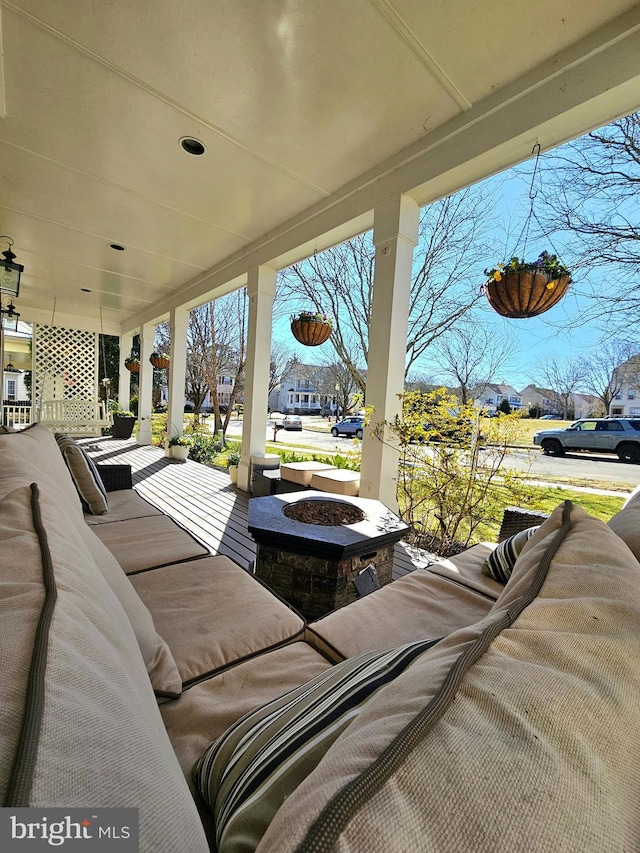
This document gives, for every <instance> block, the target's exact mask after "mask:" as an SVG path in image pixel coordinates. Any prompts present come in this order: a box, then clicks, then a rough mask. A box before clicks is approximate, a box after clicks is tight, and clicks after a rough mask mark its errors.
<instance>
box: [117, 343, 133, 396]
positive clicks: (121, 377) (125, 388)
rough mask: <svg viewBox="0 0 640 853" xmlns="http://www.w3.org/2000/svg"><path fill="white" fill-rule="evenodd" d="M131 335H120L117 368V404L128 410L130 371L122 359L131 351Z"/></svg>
mask: <svg viewBox="0 0 640 853" xmlns="http://www.w3.org/2000/svg"><path fill="white" fill-rule="evenodd" d="M132 344H133V335H120V365H119V368H118V405H119V406H120V408H121V409H122V410H123V411H125V412H126V411H128V410H129V407H130V405H131V371H129V370H127V368H126V367H125V366H124V360H125V358H127V357H128V355H129V353H130V352H131V345H132Z"/></svg>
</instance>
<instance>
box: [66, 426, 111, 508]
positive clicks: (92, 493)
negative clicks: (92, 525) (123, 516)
mask: <svg viewBox="0 0 640 853" xmlns="http://www.w3.org/2000/svg"><path fill="white" fill-rule="evenodd" d="M56 442H57V444H58V447H59V449H60V452H61V453H62V458H63V459H64V461H65V463H66V465H67V468H68V469H69V473H70V474H71V479H72V480H73V483H74V485H75V487H76V489H77V491H78V495H79V496H80V501H81V503H82V507H83V509H84V511H85V512H88V513H91V515H104V514H105V513H106V511H107V509H108V507H109V502H108V499H107V490H106V489H105V487H104V484H103V482H102V480H101V479H100V474H99V473H98V469H97V468H96V465H95V462H93V460H92V459H91V458H90V457H89V456H87V454H86V453H85V452H84V450H83V449H82V448H81V447H80V446H79V445H78V444H76V442H75V441H74V440H73V438H70V437H69V436H68V435H56Z"/></svg>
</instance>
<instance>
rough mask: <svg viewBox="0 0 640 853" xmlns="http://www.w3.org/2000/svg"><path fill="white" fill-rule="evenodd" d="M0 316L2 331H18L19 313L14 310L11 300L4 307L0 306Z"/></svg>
mask: <svg viewBox="0 0 640 853" xmlns="http://www.w3.org/2000/svg"><path fill="white" fill-rule="evenodd" d="M0 317H2V331H3V332H17V331H18V320H19V318H20V314H18V312H17V311H16V309H15V305H14V304H13V302H10V303H9V304H8V305H7V307H6V308H2V307H1V306H0Z"/></svg>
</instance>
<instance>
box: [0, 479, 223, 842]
mask: <svg viewBox="0 0 640 853" xmlns="http://www.w3.org/2000/svg"><path fill="white" fill-rule="evenodd" d="M0 553H1V554H2V559H1V560H0V616H1V617H2V618H0V648H2V650H3V651H2V655H0V672H1V674H2V684H3V690H2V696H1V698H0V795H2V797H3V799H4V798H5V796H6V794H7V791H9V792H10V793H11V797H10V799H9V801H8V802H6V803H5V805H10V806H17V805H23V806H26V805H31V806H36V807H63V808H69V807H76V806H77V807H86V806H88V805H93V806H97V807H107V806H123V807H124V806H135V807H137V808H139V810H140V836H141V842H140V850H144V851H156V850H194V851H203V853H205V851H207V850H208V846H207V844H206V841H205V838H204V833H203V831H202V826H201V823H200V821H199V818H198V814H197V810H196V808H195V805H194V803H193V800H192V798H191V796H190V794H189V791H188V788H187V785H186V782H185V780H184V777H183V775H182V773H181V771H180V768H179V766H178V764H177V761H176V758H175V755H174V753H173V750H172V748H171V745H170V743H169V740H168V738H167V734H166V731H165V729H164V726H163V724H162V720H161V717H160V714H159V710H158V707H157V703H156V700H155V697H154V695H153V691H152V690H151V686H150V683H149V679H148V678H147V673H146V669H145V665H144V662H143V660H142V657H141V655H140V651H139V649H138V644H137V642H136V638H135V635H134V632H133V630H132V628H131V625H130V623H129V620H128V618H127V616H126V614H125V612H124V611H123V609H122V607H121V606H120V603H119V602H118V599H117V598H116V596H115V595H114V593H113V592H112V591H111V589H110V588H109V586H108V584H107V583H106V581H105V580H104V578H103V576H102V575H101V573H100V571H99V570H98V567H97V566H96V564H95V562H94V561H93V559H92V558H91V555H90V554H89V552H88V551H87V549H86V547H85V546H84V543H83V542H82V540H81V538H80V537H79V536H78V535H77V533H76V531H75V530H74V529H73V526H71V525H69V524H68V518H66V517H65V516H64V515H63V514H61V513H60V510H59V508H58V506H57V504H56V501H55V499H51V498H49V497H48V496H47V495H46V494H44V493H39V491H38V490H37V489H33V488H30V487H22V488H19V489H17V490H14V491H13V492H11V493H9V494H8V495H6V496H5V497H4V498H3V499H2V503H1V505H0ZM47 566H48V567H49V568H48V572H47V571H46V567H47ZM47 574H48V575H49V577H50V578H52V582H53V584H54V586H55V593H56V597H55V600H54V602H53V609H52V612H51V621H50V626H49V628H48V630H47V634H46V638H45V639H46V642H45V649H46V658H45V659H43V656H42V655H41V656H40V664H39V665H38V667H37V668H36V672H37V683H38V682H39V685H40V693H41V696H42V701H41V702H39V701H38V691H36V692H35V694H34V695H31V693H28V691H27V676H28V673H29V663H30V659H31V653H32V650H33V648H34V641H35V637H36V625H37V622H38V619H39V614H40V610H41V607H42V602H43V601H44V591H43V590H44V577H45V575H47ZM25 713H27V714H29V715H30V718H31V720H32V721H35V724H36V731H37V736H38V737H37V748H36V749H35V751H34V752H33V761H32V762H31V763H30V762H29V760H28V759H29V756H28V755H26V759H27V760H26V764H24V763H23V765H22V766H20V767H18V768H17V770H18V775H17V776H16V774H15V773H14V772H13V770H14V763H15V761H16V756H17V757H18V758H20V755H21V754H20V751H19V749H18V732H19V731H20V728H21V725H22V720H23V717H24V715H25ZM16 778H17V779H18V784H12V783H11V781H10V779H16Z"/></svg>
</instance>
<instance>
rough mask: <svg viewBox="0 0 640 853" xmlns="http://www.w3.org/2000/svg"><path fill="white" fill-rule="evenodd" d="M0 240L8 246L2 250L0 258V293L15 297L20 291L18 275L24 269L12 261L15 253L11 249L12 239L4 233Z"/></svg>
mask: <svg viewBox="0 0 640 853" xmlns="http://www.w3.org/2000/svg"><path fill="white" fill-rule="evenodd" d="M0 240H6V241H7V243H8V244H9V248H8V249H6V250H5V251H4V252H2V255H3V258H2V259H1V260H0V293H8V294H9V296H13V297H14V298H17V296H18V292H19V291H20V276H21V275H22V273H23V271H24V267H23V265H22V264H16V263H14V260H15V257H16V256H15V255H14V254H13V252H12V251H11V247H12V246H13V240H12V239H11V237H7V236H6V235H4V234H3V235H2V236H0Z"/></svg>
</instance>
